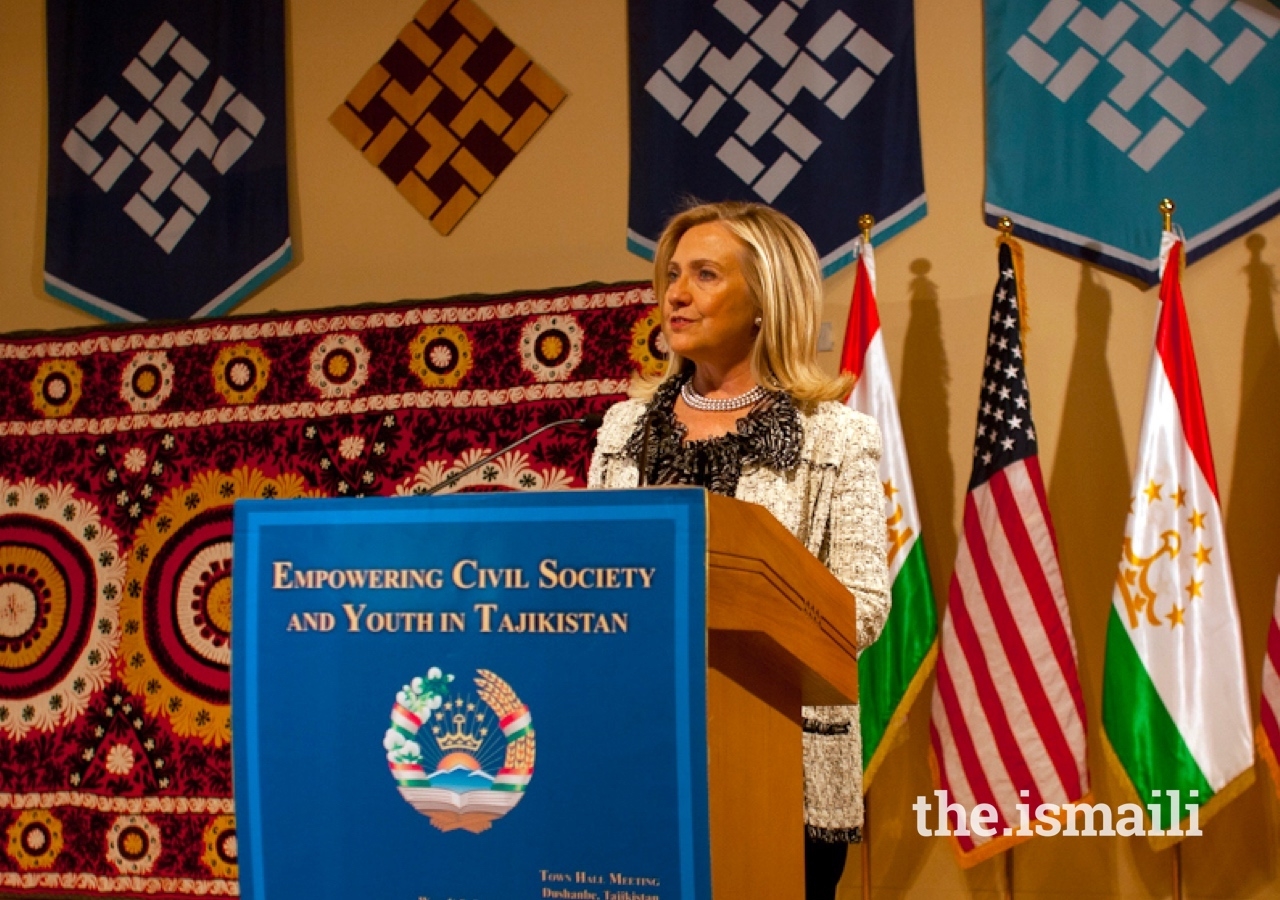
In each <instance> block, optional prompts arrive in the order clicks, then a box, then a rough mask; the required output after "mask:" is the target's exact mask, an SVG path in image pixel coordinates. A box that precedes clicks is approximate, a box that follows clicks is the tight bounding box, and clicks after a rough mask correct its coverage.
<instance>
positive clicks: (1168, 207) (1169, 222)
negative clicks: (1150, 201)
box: [1160, 197, 1176, 231]
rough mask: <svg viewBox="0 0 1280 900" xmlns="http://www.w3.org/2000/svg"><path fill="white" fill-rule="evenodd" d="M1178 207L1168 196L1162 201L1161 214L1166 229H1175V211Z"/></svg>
mask: <svg viewBox="0 0 1280 900" xmlns="http://www.w3.org/2000/svg"><path fill="white" fill-rule="evenodd" d="M1174 209H1176V207H1175V205H1174V202H1173V201H1172V200H1170V199H1169V198H1168V197H1165V198H1164V199H1163V200H1161V201H1160V215H1161V216H1162V217H1163V218H1164V230H1165V231H1173V211H1174Z"/></svg>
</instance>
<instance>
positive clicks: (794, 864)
mask: <svg viewBox="0 0 1280 900" xmlns="http://www.w3.org/2000/svg"><path fill="white" fill-rule="evenodd" d="M707 510H708V519H709V522H710V528H709V531H710V534H709V540H708V542H707V556H708V560H707V580H708V585H707V631H708V634H707V651H708V652H707V665H708V672H707V743H708V763H709V773H708V781H709V788H710V816H711V822H710V826H711V829H710V830H711V878H712V890H713V893H714V896H715V898H716V900H747V898H761V900H764V898H769V900H786V898H794V900H800V898H802V897H803V896H804V774H803V767H802V762H801V741H802V738H801V728H800V708H801V706H802V705H827V704H843V703H853V702H856V701H857V698H858V661H857V623H856V619H855V613H854V602H853V598H852V596H851V595H850V594H849V592H848V590H846V589H845V587H844V585H842V584H841V583H840V582H839V581H837V580H836V578H835V576H833V575H832V574H831V573H830V572H828V571H827V570H826V568H825V567H824V566H823V565H822V564H821V563H819V562H818V561H817V560H816V559H815V558H814V557H813V555H812V554H810V553H809V551H808V550H806V549H805V547H804V546H803V545H801V544H800V542H799V541H797V540H796V539H795V538H794V537H792V535H791V533H790V532H788V531H787V530H786V529H785V528H783V527H782V525H781V524H779V523H778V521H777V520H776V519H774V518H773V516H771V515H770V514H769V513H768V512H767V511H766V510H765V509H764V508H762V507H760V506H756V505H754V504H750V503H743V502H741V501H738V500H732V499H729V498H726V497H720V496H716V495H708V498H707Z"/></svg>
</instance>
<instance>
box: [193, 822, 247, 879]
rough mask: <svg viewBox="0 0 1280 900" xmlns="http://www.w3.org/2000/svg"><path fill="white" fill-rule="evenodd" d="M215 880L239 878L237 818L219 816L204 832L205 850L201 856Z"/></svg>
mask: <svg viewBox="0 0 1280 900" xmlns="http://www.w3.org/2000/svg"><path fill="white" fill-rule="evenodd" d="M200 858H201V859H202V860H203V861H204V864H205V865H206V866H207V867H208V868H209V871H210V872H212V873H213V876H214V877H215V878H227V879H234V878H238V877H239V874H240V854H239V851H238V850H237V845H236V819H235V816H218V817H217V818H216V819H214V820H213V821H212V822H210V823H209V824H208V826H207V827H206V828H205V830H204V850H203V852H202V853H201V854H200Z"/></svg>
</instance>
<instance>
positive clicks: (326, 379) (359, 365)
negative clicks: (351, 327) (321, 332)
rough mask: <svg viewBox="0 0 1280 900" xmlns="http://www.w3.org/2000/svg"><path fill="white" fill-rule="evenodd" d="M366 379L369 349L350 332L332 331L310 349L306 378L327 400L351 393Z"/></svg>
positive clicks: (367, 376)
mask: <svg viewBox="0 0 1280 900" xmlns="http://www.w3.org/2000/svg"><path fill="white" fill-rule="evenodd" d="M368 380H369V351H368V350H367V349H365V346H364V344H363V343H361V341H360V339H359V338H358V337H356V336H355V335H353V334H331V335H329V336H328V337H327V338H325V339H324V340H322V341H321V342H320V343H318V344H316V347H315V349H314V350H312V351H311V366H310V368H309V369H308V370H307V382H308V383H309V384H310V385H311V386H312V387H313V388H315V389H316V390H317V391H319V392H320V396H322V397H324V398H325V399H326V400H336V399H340V398H344V397H350V396H352V395H353V394H355V392H356V391H358V390H360V388H361V387H363V386H364V383H365V382H366V381H368Z"/></svg>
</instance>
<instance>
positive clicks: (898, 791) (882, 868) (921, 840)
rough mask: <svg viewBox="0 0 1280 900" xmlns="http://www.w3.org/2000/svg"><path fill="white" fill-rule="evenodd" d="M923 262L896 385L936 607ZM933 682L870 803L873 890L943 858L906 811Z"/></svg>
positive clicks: (936, 364) (922, 768)
mask: <svg viewBox="0 0 1280 900" xmlns="http://www.w3.org/2000/svg"><path fill="white" fill-rule="evenodd" d="M931 269H932V264H931V263H930V262H929V260H927V259H916V260H913V261H912V262H911V266H910V272H911V275H912V278H911V281H910V284H909V287H908V294H909V297H910V305H911V306H910V308H911V316H910V319H909V321H908V324H907V332H906V335H905V337H904V340H903V351H902V353H903V363H902V382H901V387H900V389H899V391H898V409H899V413H900V415H901V418H902V431H903V438H904V440H905V441H906V445H907V455H908V457H909V459H910V461H911V474H912V479H913V481H914V482H915V490H916V503H917V505H918V506H919V509H920V519H921V531H922V535H921V538H922V540H923V541H924V546H925V553H926V556H927V558H928V561H929V575H930V580H931V581H932V583H933V587H934V596H935V597H936V598H937V599H938V601H939V605H941V604H942V601H943V598H945V597H946V590H945V586H946V583H947V578H948V577H949V576H950V572H951V562H952V560H953V559H954V558H955V552H956V535H955V531H954V530H953V525H952V522H953V519H954V517H955V500H954V496H953V495H954V491H955V472H954V468H953V466H952V462H951V453H950V443H951V442H950V434H951V430H950V411H949V402H950V401H949V397H948V393H949V389H950V384H951V375H950V373H949V371H948V367H947V357H946V348H945V346H944V344H943V340H942V314H941V311H940V309H939V302H938V287H937V285H936V284H934V283H933V282H932V281H931V280H930V279H929V277H928V275H929V272H930V270H931ZM932 697H933V680H932V679H929V681H928V682H927V683H926V684H925V686H924V688H923V689H922V690H921V692H920V694H919V696H918V697H917V698H916V702H915V704H914V705H913V706H912V709H911V714H910V717H909V719H908V720H907V725H906V728H905V739H904V740H903V742H902V744H901V745H900V746H898V747H897V748H895V749H894V750H893V752H891V753H890V754H889V755H888V757H886V759H885V763H884V765H883V767H882V768H881V769H880V774H879V775H878V776H877V777H876V782H875V787H874V789H873V790H872V791H871V793H870V795H869V809H870V813H869V818H868V830H867V833H868V836H869V838H870V845H871V883H872V885H873V886H874V887H875V888H876V889H877V890H883V889H889V890H892V891H899V892H907V891H909V890H910V888H911V886H912V885H913V884H915V882H916V880H917V879H918V878H919V877H920V873H921V872H922V871H923V870H924V869H925V867H926V861H927V860H928V858H929V856H930V854H932V853H936V852H940V853H944V854H946V855H947V856H950V854H951V849H950V847H949V846H947V844H946V840H947V839H946V838H939V837H923V836H921V835H919V834H917V832H916V820H915V813H914V812H913V811H912V809H911V804H912V803H914V802H915V798H916V797H918V796H922V795H927V796H930V797H931V796H932V794H931V792H932V790H933V784H932V781H931V779H930V775H929V767H928V766H927V765H926V764H925V760H926V759H928V753H929V704H930V701H931V699H932ZM861 877H862V866H861V860H860V854H858V853H857V852H856V851H855V854H851V860H850V865H849V866H848V868H847V869H846V873H845V879H844V882H843V883H842V886H841V891H840V895H839V896H840V897H841V898H853V897H860V896H862V894H861V890H860V880H861ZM970 882H971V886H975V887H977V888H979V889H992V888H994V887H995V884H994V883H993V882H990V876H989V873H986V872H982V873H979V874H978V875H977V878H976V881H974V880H972V879H970Z"/></svg>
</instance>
